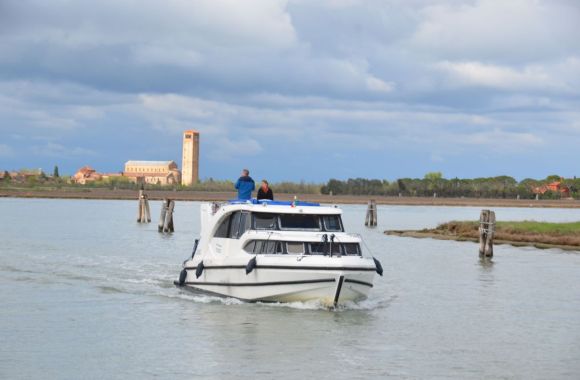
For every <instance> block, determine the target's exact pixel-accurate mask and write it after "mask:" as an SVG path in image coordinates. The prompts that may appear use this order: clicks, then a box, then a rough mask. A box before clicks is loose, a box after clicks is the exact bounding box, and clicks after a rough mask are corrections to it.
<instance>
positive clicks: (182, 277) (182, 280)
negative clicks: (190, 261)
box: [179, 268, 187, 286]
mask: <svg viewBox="0 0 580 380" xmlns="http://www.w3.org/2000/svg"><path fill="white" fill-rule="evenodd" d="M186 277H187V271H186V270H185V268H184V269H182V270H181V273H179V286H183V284H185V278H186Z"/></svg>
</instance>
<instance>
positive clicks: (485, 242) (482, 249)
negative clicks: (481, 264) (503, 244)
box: [479, 210, 495, 259]
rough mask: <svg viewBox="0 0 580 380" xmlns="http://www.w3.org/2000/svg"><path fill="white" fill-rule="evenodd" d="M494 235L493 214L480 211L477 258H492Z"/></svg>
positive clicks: (492, 212) (487, 211)
mask: <svg viewBox="0 0 580 380" xmlns="http://www.w3.org/2000/svg"><path fill="white" fill-rule="evenodd" d="M494 234H495V212H494V211H490V210H481V214H480V215H479V257H480V258H486V259H491V258H492V257H493V236H494Z"/></svg>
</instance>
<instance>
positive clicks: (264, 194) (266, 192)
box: [257, 179, 274, 201]
mask: <svg viewBox="0 0 580 380" xmlns="http://www.w3.org/2000/svg"><path fill="white" fill-rule="evenodd" d="M257 198H258V200H260V199H269V200H271V201H273V200H274V194H273V193H272V189H270V187H269V186H268V181H266V180H265V179H263V180H262V186H260V190H258V197H257Z"/></svg>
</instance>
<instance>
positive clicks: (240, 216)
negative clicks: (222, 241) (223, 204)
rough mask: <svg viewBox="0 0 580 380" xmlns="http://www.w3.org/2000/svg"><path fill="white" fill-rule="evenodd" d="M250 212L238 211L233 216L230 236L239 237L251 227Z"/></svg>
mask: <svg viewBox="0 0 580 380" xmlns="http://www.w3.org/2000/svg"><path fill="white" fill-rule="evenodd" d="M249 219H250V213H248V212H244V211H241V212H236V213H235V214H234V216H233V217H232V226H231V228H230V237H231V238H232V239H239V238H240V236H242V235H243V234H244V232H246V231H247V230H248V229H249V227H250V220H249Z"/></svg>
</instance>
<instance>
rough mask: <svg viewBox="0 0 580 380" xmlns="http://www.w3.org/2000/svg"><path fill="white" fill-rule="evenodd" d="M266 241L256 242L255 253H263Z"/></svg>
mask: <svg viewBox="0 0 580 380" xmlns="http://www.w3.org/2000/svg"><path fill="white" fill-rule="evenodd" d="M264 243H265V241H264V240H256V246H255V247H254V253H262V249H263V248H264Z"/></svg>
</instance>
